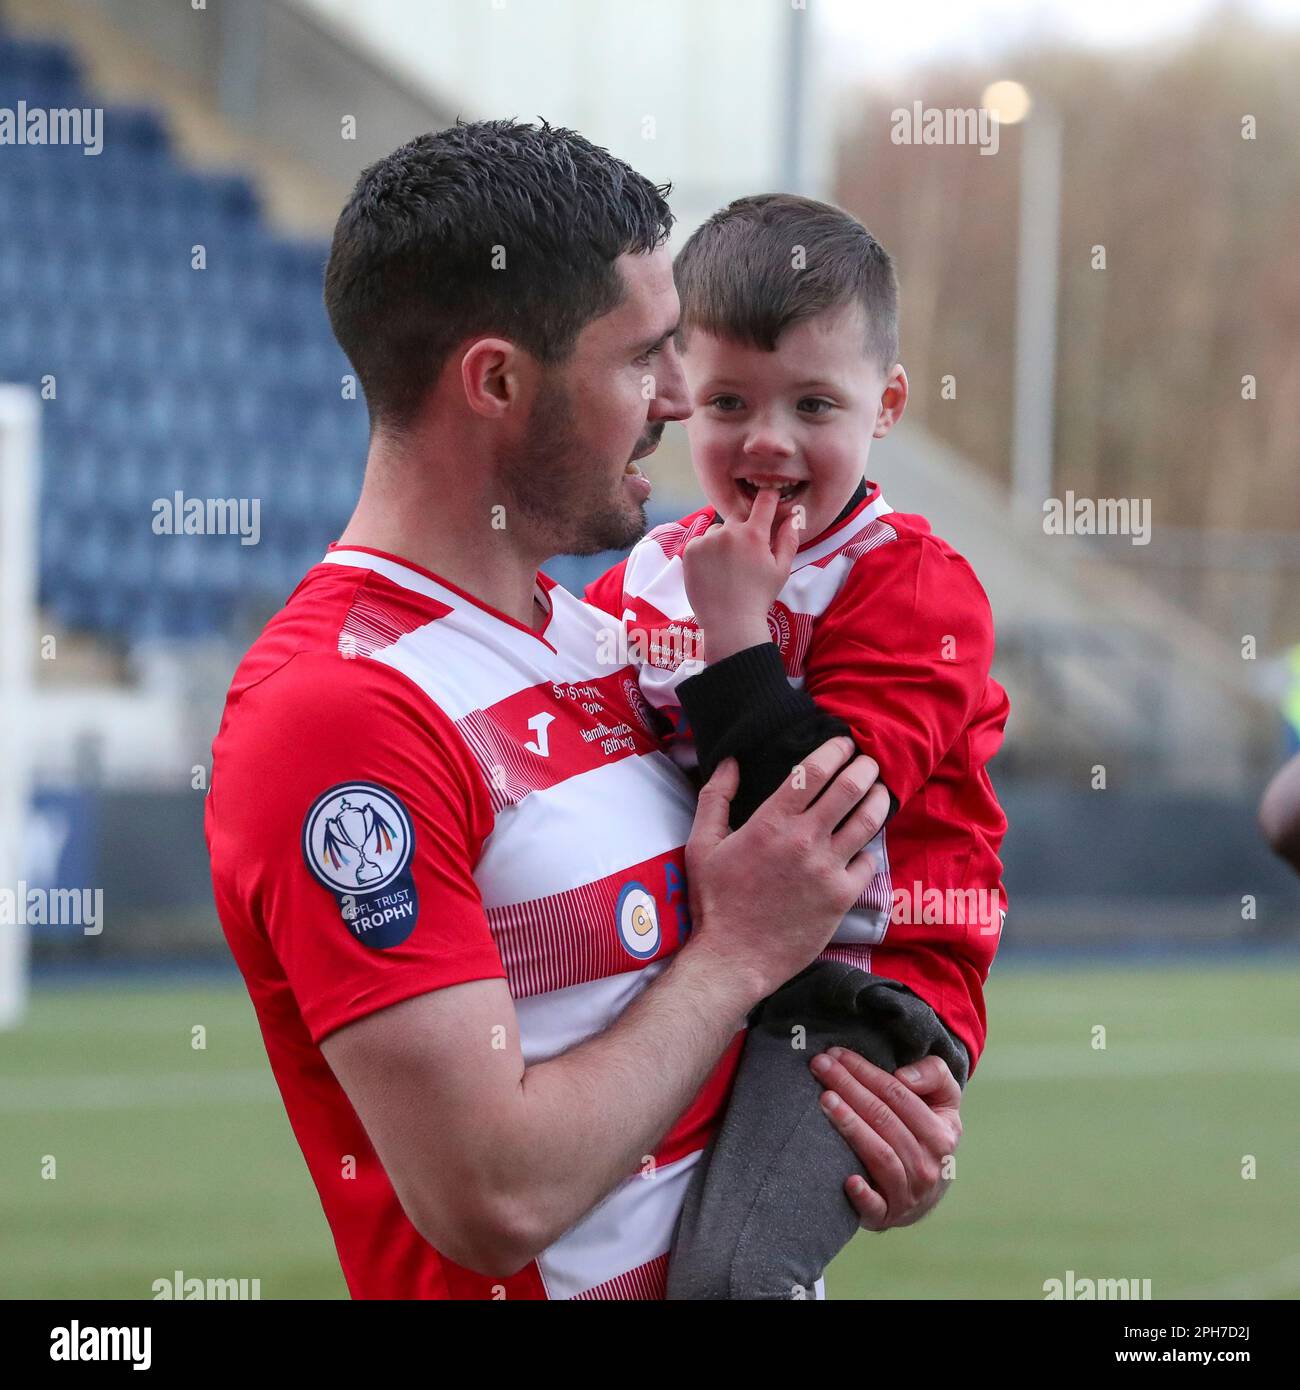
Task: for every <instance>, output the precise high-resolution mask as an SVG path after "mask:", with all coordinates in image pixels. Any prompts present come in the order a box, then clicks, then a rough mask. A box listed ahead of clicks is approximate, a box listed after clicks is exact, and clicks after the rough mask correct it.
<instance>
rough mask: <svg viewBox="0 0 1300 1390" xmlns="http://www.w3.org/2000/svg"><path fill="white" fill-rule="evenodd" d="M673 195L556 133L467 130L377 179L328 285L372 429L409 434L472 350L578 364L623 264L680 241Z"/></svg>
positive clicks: (615, 294)
mask: <svg viewBox="0 0 1300 1390" xmlns="http://www.w3.org/2000/svg"><path fill="white" fill-rule="evenodd" d="M669 191H670V185H667V184H665V185H661V186H657V185H655V184H652V183H651V182H650V181H649V180H648V179H646V178H644V177H642V176H641V175H640V174H638V173H637V172H636V171H635V170H634V169H631V168H629V166H628V165H626V164H625V163H623V161H622V160H621V159H615V158H614V156H613V155H611V154H610V153H609V152H608V151H607V150H603V149H600V148H599V147H598V146H596V145H593V144H591V143H590V141H588V140H584V139H583V137H582V136H581V135H578V134H577V133H576V132H575V131H572V130H564V129H562V128H558V127H552V126H550V125H548V124H547V123H546V122H545V121H542V122H540V123H539V124H538V125H526V124H521V123H517V122H514V121H504V120H503V121H473V122H464V121H457V123H456V124H455V125H454V126H452V127H451V128H450V129H449V130H443V131H439V132H438V133H437V134H430V135H421V136H420V137H419V138H418V139H415V140H412V141H411V142H410V143H409V144H407V145H403V146H402V147H401V148H400V149H398V150H394V151H393V153H392V154H390V155H389V156H388V157H387V158H386V159H381V160H379V162H378V163H376V164H372V165H371V166H370V167H369V168H368V169H366V170H365V172H364V173H362V175H361V177H360V179H358V180H357V185H356V187H355V188H354V189H353V190H352V196H351V197H350V198H349V199H348V202H347V206H346V207H344V209H343V211H342V213H340V215H339V220H338V223H337V225H336V226H335V228H334V242H333V245H332V247H331V249H330V259H329V265H328V266H327V268H326V271H325V307H326V309H327V310H328V312H329V317H330V324H331V326H332V327H333V329H334V336H335V337H336V338H337V339H338V341H339V345H340V346H341V347H342V349H343V351H344V352H345V353H347V355H348V359H349V361H351V363H352V365H353V367H354V368H355V370H356V373H357V376H358V377H359V379H360V381H361V386H362V389H363V390H364V391H365V394H366V402H367V404H368V406H369V408H370V418H371V426H372V428H373V426H374V425H375V424H377V423H380V422H382V423H383V424H384V425H386V426H389V427H395V428H401V427H402V426H403V425H405V424H406V423H408V422H409V420H410V419H411V417H412V416H413V415H414V413H415V411H416V409H417V407H418V406H419V404H420V401H421V400H422V399H423V397H424V395H425V393H426V392H427V391H428V389H429V387H430V386H432V385H433V383H434V381H435V380H436V379H437V375H438V373H439V372H440V371H441V369H442V367H443V364H444V363H445V361H446V359H447V355H448V353H449V352H450V351H451V349H452V348H453V347H454V346H455V345H456V344H457V343H458V342H461V341H463V340H464V339H465V338H468V337H470V336H473V335H477V334H498V335H500V336H501V337H503V338H508V339H510V341H511V342H514V343H517V344H519V346H520V347H522V348H524V349H526V350H527V351H528V352H530V353H531V354H532V355H533V356H534V357H536V358H537V359H538V360H539V361H541V362H545V363H548V364H549V363H556V362H561V361H563V360H564V359H565V358H566V357H567V356H568V354H569V353H570V352H571V351H572V350H573V347H574V344H575V342H576V340H577V337H578V334H579V333H580V332H581V330H582V328H583V326H584V325H585V324H587V323H589V322H590V321H591V320H592V319H594V318H598V317H600V316H601V315H603V314H606V313H608V312H609V311H610V310H611V309H613V308H615V307H616V306H617V305H618V303H619V301H620V299H621V298H622V294H623V281H622V276H621V275H620V273H619V271H618V270H617V268H616V267H615V264H614V262H615V261H616V260H617V259H618V257H619V256H620V255H622V254H623V253H624V252H629V251H633V252H648V251H653V250H654V249H655V247H657V246H659V245H660V244H661V243H662V242H663V241H664V240H665V239H666V238H667V236H668V233H669V230H670V229H671V227H672V223H673V215H672V213H671V212H670V211H669V209H668V204H667V202H666V201H665V199H666V197H667V195H668V193H669Z"/></svg>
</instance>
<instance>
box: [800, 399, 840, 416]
mask: <svg viewBox="0 0 1300 1390" xmlns="http://www.w3.org/2000/svg"><path fill="white" fill-rule="evenodd" d="M805 407H812V408H811V409H805ZM799 409H800V410H802V411H803V413H804V414H805V415H827V414H829V413H830V412H831V411H832V410H834V409H835V402H834V401H828V400H825V399H824V398H823V397H821V396H805V397H804V398H803V400H801V401H800V402H799Z"/></svg>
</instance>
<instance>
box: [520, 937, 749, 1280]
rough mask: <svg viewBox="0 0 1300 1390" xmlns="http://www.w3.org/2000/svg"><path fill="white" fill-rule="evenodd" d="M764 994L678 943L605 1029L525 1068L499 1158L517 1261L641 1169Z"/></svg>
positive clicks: (706, 954) (702, 951)
mask: <svg viewBox="0 0 1300 1390" xmlns="http://www.w3.org/2000/svg"><path fill="white" fill-rule="evenodd" d="M762 993H763V985H762V983H761V982H760V981H758V980H757V978H753V977H747V976H746V974H745V973H744V972H741V971H738V970H736V969H734V968H732V967H729V966H728V965H727V964H726V963H725V962H723V961H722V960H721V959H720V958H719V957H717V956H715V955H714V954H713V953H712V952H711V951H710V950H709V949H708V947H706V946H704V945H703V944H702V943H701V944H695V945H691V944H688V945H687V946H685V947H684V948H683V949H682V950H681V951H679V952H678V953H677V955H675V956H674V957H673V959H672V961H671V962H670V963H669V965H668V967H667V968H666V970H665V971H664V973H663V975H662V976H660V978H659V979H657V980H654V981H652V982H651V984H649V985H648V986H647V987H646V988H645V990H643V991H642V993H641V994H640V995H639V996H638V997H637V999H636V1000H634V1001H633V1003H632V1004H631V1005H629V1007H628V1008H627V1009H626V1010H625V1011H624V1012H623V1013H622V1014H621V1015H620V1017H619V1018H618V1019H617V1020H616V1021H615V1022H614V1023H613V1024H611V1026H610V1027H609V1028H607V1029H606V1030H605V1031H604V1032H602V1033H600V1034H598V1035H597V1036H596V1037H594V1038H591V1039H589V1040H588V1041H586V1042H584V1043H581V1044H580V1045H579V1046H577V1047H575V1048H573V1049H571V1050H570V1051H568V1052H564V1053H561V1054H560V1055H559V1056H558V1057H553V1058H550V1059H549V1060H547V1061H545V1062H538V1063H536V1064H535V1065H533V1066H531V1067H528V1068H527V1069H526V1071H525V1072H524V1076H523V1082H522V1086H521V1092H522V1098H523V1116H522V1123H521V1124H518V1125H517V1126H516V1131H515V1134H514V1136H513V1142H512V1144H511V1154H510V1155H509V1156H508V1157H507V1156H504V1155H503V1163H502V1170H503V1174H509V1175H511V1179H512V1181H513V1183H514V1184H517V1185H518V1186H519V1187H520V1188H521V1189H522V1191H521V1194H520V1196H519V1198H518V1200H517V1203H516V1205H517V1206H519V1207H520V1208H521V1209H524V1210H526V1211H527V1212H528V1213H529V1222H528V1228H529V1231H530V1232H531V1237H530V1239H528V1240H527V1241H526V1242H525V1243H526V1244H528V1245H531V1246H535V1247H536V1249H534V1250H531V1251H526V1252H523V1253H524V1255H525V1257H526V1258H531V1255H533V1254H536V1253H537V1252H538V1251H540V1250H541V1249H544V1248H545V1247H546V1246H547V1245H549V1244H550V1243H551V1241H553V1240H554V1239H555V1238H556V1237H557V1236H559V1235H561V1234H562V1233H563V1232H564V1231H566V1230H568V1229H569V1227H570V1226H572V1225H574V1223H575V1222H577V1221H578V1220H579V1219H580V1218H581V1217H582V1216H584V1215H585V1214H586V1213H587V1212H588V1211H590V1210H591V1209H592V1208H593V1207H594V1206H595V1205H596V1204H597V1203H598V1202H600V1201H601V1199H602V1198H604V1197H605V1196H606V1195H607V1194H608V1193H609V1192H610V1191H611V1190H612V1189H613V1188H614V1187H616V1186H617V1185H618V1184H619V1183H620V1182H622V1181H623V1180H624V1179H625V1178H628V1177H630V1176H631V1175H633V1174H634V1173H636V1172H637V1170H638V1169H641V1168H642V1167H643V1166H644V1164H645V1162H646V1160H647V1158H648V1157H649V1156H650V1155H652V1154H653V1153H654V1150H655V1148H656V1146H657V1145H658V1144H659V1142H660V1141H661V1140H662V1139H663V1137H664V1136H665V1135H666V1134H667V1133H668V1131H669V1130H670V1129H671V1127H672V1124H673V1122H674V1121H675V1120H676V1119H677V1118H678V1117H679V1116H680V1115H681V1114H682V1112H683V1111H685V1110H686V1108H687V1107H688V1106H689V1105H690V1103H691V1101H692V1100H693V1099H694V1098H695V1096H696V1095H697V1094H698V1092H699V1090H700V1088H701V1086H702V1085H703V1084H704V1082H705V1080H706V1079H707V1078H708V1076H709V1073H710V1072H711V1071H712V1070H713V1068H714V1067H715V1066H716V1065H717V1062H718V1059H719V1058H720V1057H721V1056H722V1054H723V1052H724V1051H725V1050H726V1048H727V1045H728V1044H729V1043H730V1042H731V1040H732V1038H733V1037H734V1036H735V1034H736V1032H737V1030H738V1029H739V1028H740V1027H741V1025H742V1024H743V1022H744V1019H745V1016H746V1014H747V1013H748V1012H749V1010H750V1009H751V1008H753V1006H754V1005H755V1004H756V1003H757V1002H758V1000H759V999H760V998H761V997H762ZM646 1180H647V1181H653V1180H654V1179H653V1177H652V1176H651V1177H648V1178H647V1179H646Z"/></svg>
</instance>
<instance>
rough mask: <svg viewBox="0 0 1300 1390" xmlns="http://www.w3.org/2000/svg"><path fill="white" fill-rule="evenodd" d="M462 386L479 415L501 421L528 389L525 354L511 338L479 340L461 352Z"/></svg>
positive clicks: (471, 407)
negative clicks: (525, 378)
mask: <svg viewBox="0 0 1300 1390" xmlns="http://www.w3.org/2000/svg"><path fill="white" fill-rule="evenodd" d="M460 352H461V357H460V384H461V389H462V390H463V391H464V393H465V402H466V404H467V405H468V406H469V408H470V409H471V410H472V411H473V412H474V413H475V415H482V416H483V417H485V418H486V419H493V420H495V419H500V418H501V416H503V415H504V414H505V413H506V412H507V411H508V410H510V409H511V407H512V406H517V405H518V403H519V400H520V398H521V396H522V393H523V389H524V382H523V379H522V378H523V369H524V362H523V357H524V354H523V353H521V352H520V350H519V348H518V347H517V346H516V345H515V344H514V343H512V342H510V341H509V339H507V338H475V339H474V341H473V342H471V343H468V344H466V345H464V347H463V348H462V349H460Z"/></svg>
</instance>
